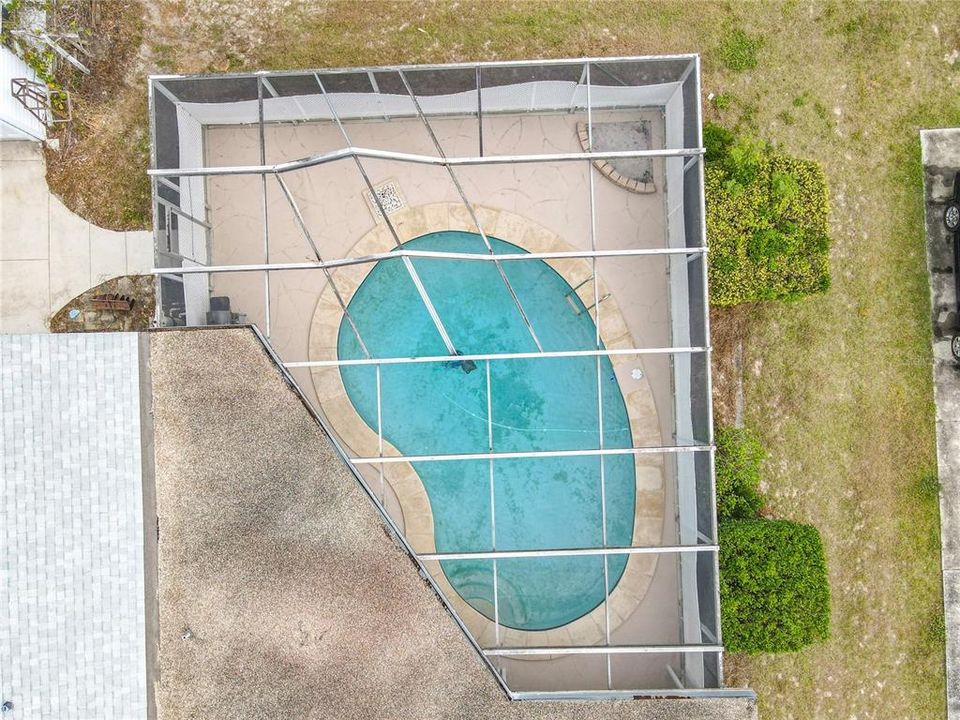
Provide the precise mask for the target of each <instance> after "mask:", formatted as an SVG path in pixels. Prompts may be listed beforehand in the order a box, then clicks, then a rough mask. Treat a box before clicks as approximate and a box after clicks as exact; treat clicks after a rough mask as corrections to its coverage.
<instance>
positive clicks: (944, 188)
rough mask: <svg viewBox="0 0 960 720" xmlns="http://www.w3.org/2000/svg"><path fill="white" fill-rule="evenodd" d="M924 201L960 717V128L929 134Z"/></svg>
mask: <svg viewBox="0 0 960 720" xmlns="http://www.w3.org/2000/svg"><path fill="white" fill-rule="evenodd" d="M920 142H921V146H922V148H923V165H924V181H923V184H924V199H925V204H926V226H927V264H928V267H929V269H930V301H931V309H932V320H933V329H934V343H933V381H934V386H933V391H934V399H935V401H936V405H937V465H938V467H939V474H940V482H941V485H942V489H941V492H940V518H941V526H940V541H941V544H942V548H943V549H942V563H943V604H944V612H945V615H946V629H947V658H946V662H947V717H948V718H949V719H950V720H953V719H954V718H960V365H958V363H957V362H956V361H955V360H954V359H953V356H952V354H951V352H950V340H951V338H952V337H953V336H954V335H956V334H958V333H960V318H958V315H957V296H956V290H955V284H954V277H955V273H957V272H958V271H960V268H958V267H957V264H956V262H955V259H954V256H953V243H952V240H951V238H950V234H949V233H948V232H947V229H946V227H945V226H944V224H943V210H944V201H945V200H947V199H948V198H949V197H950V196H951V195H952V194H953V178H954V175H955V174H956V172H957V171H958V170H960V128H957V129H952V130H924V131H922V132H921V133H920Z"/></svg>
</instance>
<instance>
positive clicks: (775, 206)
mask: <svg viewBox="0 0 960 720" xmlns="http://www.w3.org/2000/svg"><path fill="white" fill-rule="evenodd" d="M704 145H705V148H706V151H707V155H706V157H707V162H706V172H705V189H706V198H707V241H708V243H709V245H710V254H709V258H710V267H709V273H710V301H711V303H712V304H713V305H717V306H725V305H737V304H739V303H743V302H755V301H760V300H794V299H798V298H801V297H803V296H805V295H809V294H813V293H818V292H824V291H826V290H827V289H828V288H829V287H830V269H829V249H830V240H829V238H828V236H827V212H828V200H827V183H826V180H825V178H824V175H823V170H822V168H821V167H820V165H818V164H817V163H815V162H812V161H808V160H801V159H799V158H794V157H790V156H789V155H784V154H782V153H779V152H776V151H774V150H772V149H771V148H770V147H769V146H767V145H765V144H762V143H759V142H756V141H754V140H750V139H746V138H739V139H735V138H734V137H733V136H732V135H731V134H730V132H729V131H725V130H721V129H717V128H716V127H715V126H713V125H707V126H706V127H705V128H704Z"/></svg>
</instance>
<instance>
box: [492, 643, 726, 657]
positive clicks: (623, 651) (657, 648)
mask: <svg viewBox="0 0 960 720" xmlns="http://www.w3.org/2000/svg"><path fill="white" fill-rule="evenodd" d="M717 652H723V645H700V644H697V645H584V646H577V645H565V646H562V647H561V646H558V647H502V648H489V649H484V651H483V654H484V655H488V656H492V655H502V656H509V657H515V656H522V655H607V654H609V655H654V654H670V655H672V654H674V653H717Z"/></svg>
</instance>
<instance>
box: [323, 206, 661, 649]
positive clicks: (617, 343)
mask: <svg viewBox="0 0 960 720" xmlns="http://www.w3.org/2000/svg"><path fill="white" fill-rule="evenodd" d="M474 209H475V212H476V215H477V220H478V221H479V223H480V224H481V225H482V227H483V229H484V232H485V233H487V234H488V235H491V236H494V237H498V238H510V239H511V240H510V242H512V243H513V244H516V245H518V246H519V247H521V248H523V249H525V250H527V251H529V252H570V251H575V250H576V248H574V247H573V246H572V245H570V244H569V243H567V242H566V241H564V240H563V239H561V238H560V237H559V236H557V235H556V234H555V233H553V232H552V231H550V230H547V229H546V228H544V227H542V226H541V225H539V224H537V223H535V222H533V221H531V220H529V219H527V218H525V217H523V216H521V215H517V214H516V213H512V212H509V211H505V210H499V209H496V208H491V207H484V206H475V208H474ZM390 222H391V224H392V225H393V227H394V229H395V230H396V232H397V235H398V236H399V238H400V241H401V242H407V241H408V240H412V239H414V238H417V237H420V236H421V235H426V234H429V233H431V232H440V231H448V230H459V231H464V232H476V230H477V227H476V224H475V223H474V222H473V219H472V217H471V216H470V213H469V211H468V210H467V208H466V207H465V206H464V205H463V204H461V203H431V204H428V205H421V206H417V207H406V208H403V209H401V210H398V211H396V212H393V213H391V214H390ZM395 246H396V244H395V241H394V238H393V235H392V234H391V232H390V230H389V228H388V227H387V226H386V225H385V224H384V223H383V221H382V220H379V221H378V223H377V225H376V227H374V228H373V229H372V230H370V231H369V232H367V233H366V234H365V235H364V236H363V237H362V238H360V240H359V241H357V242H356V243H355V244H354V245H353V247H352V248H351V250H350V253H349V255H350V256H362V255H369V254H374V253H383V252H389V251H391V250H393V249H394V248H395ZM544 262H546V263H547V264H548V265H550V267H552V268H553V269H554V270H555V271H556V272H557V273H558V274H559V275H560V276H561V277H562V278H563V279H564V280H565V281H566V282H567V284H569V285H570V287H571V288H577V287H578V285H581V283H583V285H582V287H579V288H578V289H577V291H576V292H577V294H578V296H579V297H580V299H581V301H583V303H584V306H586V307H589V306H590V305H592V304H593V295H594V290H593V283H591V282H584V281H585V280H589V278H590V277H591V275H592V274H593V268H592V264H591V263H590V261H589V260H587V259H583V258H554V259H545V260H544ZM373 267H374V265H373V264H369V263H365V264H359V265H350V266H344V267H341V268H337V270H336V271H335V275H334V280H335V282H336V285H337V290H338V291H339V293H340V295H341V297H342V299H343V302H344V303H345V304H349V302H350V300H351V299H352V297H353V295H354V293H355V292H356V291H357V289H358V288H359V287H360V284H361V283H362V282H363V280H364V279H365V278H366V276H367V274H368V273H369V272H370V271H371V270H372V269H373ZM596 281H597V282H596V284H597V296H598V297H601V298H603V297H604V296H605V295H608V294H609V293H610V291H609V289H608V287H607V285H606V283H605V282H604V281H603V278H601V277H599V275H598V276H597V278H596ZM590 315H591V317H592V318H593V319H594V321H595V322H596V311H595V309H592V310H591V311H590ZM342 318H343V311H342V309H341V307H340V304H339V302H338V300H337V298H336V297H335V294H334V292H333V288H332V286H331V284H330V283H329V282H327V283H326V284H325V285H324V287H323V290H322V291H321V293H320V296H319V297H318V299H317V304H316V309H315V311H314V315H313V319H312V321H311V327H310V336H309V358H310V360H329V359H335V358H336V356H337V344H338V343H337V340H338V335H339V329H340V323H341V320H342ZM600 335H601V339H602V340H603V342H604V345H605V346H606V347H607V348H608V349H626V348H631V347H635V346H636V345H635V343H634V342H633V339H632V336H631V334H630V332H629V329H628V328H627V324H626V321H625V320H624V318H623V314H622V312H621V310H620V307H619V305H618V304H617V301H616V298H615V297H614V296H613V295H612V294H609V297H607V298H606V299H605V300H603V322H602V323H601V327H600ZM610 361H611V363H612V365H613V367H614V370H616V369H617V368H619V367H621V366H624V365H626V364H632V365H636V363H637V362H639V360H638V358H636V357H634V356H631V355H612V356H610ZM311 379H312V381H313V385H314V390H315V392H316V396H317V400H318V403H319V405H320V408H319V410H320V411H321V412H323V414H324V415H326V417H327V418H328V420H330V418H331V417H336V418H338V421H337V422H333V421H332V420H330V424H331V426H332V427H333V429H334V431H335V432H336V433H337V435H338V436H339V439H340V441H341V442H342V443H343V444H344V445H345V446H346V447H348V448H350V449H351V450H352V451H353V452H354V453H357V454H358V455H361V456H364V457H374V456H377V455H379V453H380V439H379V438H378V435H377V433H376V432H374V431H373V430H371V429H370V428H369V426H368V425H367V424H366V423H365V422H364V421H363V419H362V418H361V417H360V415H359V414H358V413H357V412H356V409H355V408H354V406H353V404H352V402H351V401H350V399H349V397H348V396H347V392H346V388H345V387H344V386H343V382H342V379H341V376H340V372H339V369H338V368H336V367H312V368H311ZM623 398H624V403H625V405H626V410H627V416H628V418H629V420H630V430H631V437H632V440H633V445H634V446H635V447H643V446H657V445H660V444H661V434H660V426H659V420H658V415H657V411H656V406H655V404H654V400H653V393H652V390H651V388H650V385H649V382H648V381H647V379H646V377H644V378H643V381H642V383H641V384H640V386H639V387H638V388H636V389H634V390H633V391H631V392H629V393H627V394H624V395H623ZM383 454H384V456H399V455H400V454H401V453H400V452H399V451H398V450H397V449H396V448H395V447H393V446H392V445H391V444H390V443H389V442H388V441H387V440H386V439H384V440H383ZM634 458H635V467H636V505H635V512H634V532H633V540H632V544H633V545H638V546H652V545H657V544H658V543H659V542H660V539H661V536H662V533H663V526H664V510H665V487H664V471H663V459H662V458H661V457H660V456H658V455H655V454H643V453H640V454H636V455H634ZM382 468H383V477H384V479H385V480H386V483H387V484H389V486H390V488H391V489H392V490H393V492H394V494H395V495H396V498H397V500H398V504H399V506H400V508H401V512H402V526H403V531H404V535H405V536H406V538H407V541H408V542H409V543H410V545H411V546H412V547H413V548H414V549H415V550H416V552H418V553H435V552H436V544H435V540H434V533H433V512H432V509H431V507H430V500H429V496H428V495H427V493H426V490H425V489H424V487H423V485H422V483H421V481H420V478H419V476H418V475H417V473H416V471H415V470H414V469H413V466H412V465H410V463H407V462H399V463H388V464H385V465H382ZM657 561H658V556H657V555H655V554H632V555H630V556H629V557H628V560H627V563H626V566H625V568H624V571H623V573H622V575H621V577H620V579H619V581H618V582H617V584H616V586H615V587H614V588H613V590H612V591H611V592H610V594H609V598H608V608H607V607H605V606H604V604H603V603H602V602H601V603H600V605H598V606H597V607H596V608H594V609H593V610H592V611H590V612H589V613H587V614H586V615H583V616H581V617H580V618H578V619H576V620H574V621H572V622H570V623H567V624H566V625H562V626H560V627H557V628H552V629H549V630H517V629H513V628H508V627H506V626H503V625H501V626H500V627H499V632H498V629H497V627H496V625H495V623H493V622H492V621H491V620H489V619H488V618H487V617H486V616H485V615H483V614H481V613H480V612H479V611H477V610H475V609H474V608H473V607H472V606H471V605H469V604H468V603H467V602H466V601H465V600H463V598H462V597H461V596H460V594H459V593H458V592H457V591H456V590H455V589H454V588H453V586H452V585H451V584H450V583H449V581H448V580H447V579H446V576H445V575H444V573H443V571H442V568H441V566H440V562H439V561H425V563H424V564H425V565H426V566H427V567H428V568H429V569H430V572H431V573H432V574H433V576H434V579H435V581H436V582H437V584H438V585H439V586H440V587H441V589H442V590H443V593H444V595H445V596H446V597H447V600H448V601H449V602H450V603H451V605H452V606H453V607H454V608H455V610H456V612H457V614H458V615H459V616H460V618H461V619H462V620H463V622H464V623H465V624H466V626H467V627H468V628H469V629H470V631H471V632H472V633H473V634H474V637H475V638H476V640H477V642H478V643H479V644H480V645H481V646H485V647H489V646H494V645H505V646H517V647H522V646H546V647H549V646H568V645H584V644H602V643H605V642H606V618H605V615H606V612H607V609H609V616H610V631H611V632H612V631H613V630H614V629H615V628H616V627H619V626H620V625H621V624H622V623H623V622H624V621H625V620H626V619H627V618H628V617H630V615H632V614H633V612H634V611H635V610H636V609H637V608H638V607H639V605H640V603H641V602H642V600H643V598H644V596H645V595H646V593H647V591H648V589H649V587H650V584H651V583H652V580H653V575H654V572H655V570H656V567H657ZM536 657H537V658H538V659H544V658H548V657H552V656H536Z"/></svg>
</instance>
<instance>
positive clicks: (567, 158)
mask: <svg viewBox="0 0 960 720" xmlns="http://www.w3.org/2000/svg"><path fill="white" fill-rule="evenodd" d="M704 152H705V151H704V149H703V148H662V149H658V150H606V151H597V152H577V153H547V154H540V155H484V156H482V157H479V156H473V157H455V158H443V157H438V156H436V155H418V154H416V153H405V152H396V151H394V150H378V149H375V148H363V147H355V146H352V145H351V146H348V147H345V148H340V149H339V150H331V151H330V152H327V153H321V154H319V155H311V156H309V157H305V158H301V159H299V160H290V161H287V162H282V163H275V164H273V165H224V166H221V167H216V166H215V167H199V168H150V169H149V170H147V174H148V175H152V176H155V177H192V176H195V175H209V176H213V175H262V174H265V173H283V172H290V171H291V170H302V169H304V168H309V167H314V166H316V165H323V164H325V163H329V162H336V161H337V160H343V159H345V158H371V159H375V160H396V161H398V162H409V163H415V164H419V165H438V166H443V165H453V166H458V165H511V164H517V163H537V162H576V161H578V160H579V161H583V160H590V161H594V160H617V159H629V158H645V157H649V158H659V157H662V158H669V157H690V156H692V155H703V154H704Z"/></svg>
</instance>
